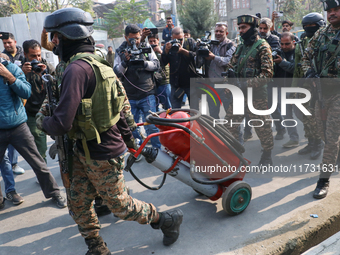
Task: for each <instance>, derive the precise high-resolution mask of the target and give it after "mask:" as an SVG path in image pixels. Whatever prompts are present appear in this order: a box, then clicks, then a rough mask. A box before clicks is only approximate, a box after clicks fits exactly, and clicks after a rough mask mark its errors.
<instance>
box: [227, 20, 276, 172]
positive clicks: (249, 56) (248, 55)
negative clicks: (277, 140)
mask: <svg viewBox="0 0 340 255" xmlns="http://www.w3.org/2000/svg"><path fill="white" fill-rule="evenodd" d="M237 24H238V26H239V30H240V35H241V37H242V39H243V43H242V44H240V45H239V46H238V47H237V49H236V52H235V54H234V55H233V57H232V59H231V61H230V63H229V64H228V66H227V69H228V68H231V69H233V70H235V72H236V76H237V78H244V81H243V82H241V83H242V85H241V87H243V91H245V89H246V88H247V87H252V88H253V105H254V107H255V109H257V110H266V109H267V101H268V98H267V81H268V79H271V78H272V77H273V58H272V52H271V49H270V46H269V44H268V43H267V42H266V41H265V40H264V39H260V37H259V36H258V26H259V18H258V17H256V16H252V15H242V16H239V17H237ZM244 103H245V104H246V105H247V102H246V100H245V102H244ZM245 109H246V111H247V113H248V114H249V117H250V119H260V120H262V121H263V123H264V125H263V126H262V127H258V128H255V131H256V134H257V136H258V137H259V139H260V141H261V145H262V148H263V153H262V156H261V160H260V162H259V166H260V167H261V166H263V165H272V164H273V162H272V158H271V151H272V149H273V145H274V141H273V134H272V129H271V122H270V121H266V120H268V119H270V116H257V115H254V114H253V113H251V112H250V111H249V109H248V107H245ZM243 118H244V116H243V115H234V116H233V106H232V105H230V107H229V109H228V112H227V116H226V119H227V120H228V123H230V121H231V120H232V121H233V122H234V123H235V122H236V123H240V122H241V121H242V120H243ZM252 125H254V126H258V125H261V123H259V121H254V122H252ZM228 128H229V127H228ZM230 131H231V133H232V134H233V135H234V137H235V138H236V139H237V138H238V137H239V129H238V125H233V126H232V127H231V128H230Z"/></svg>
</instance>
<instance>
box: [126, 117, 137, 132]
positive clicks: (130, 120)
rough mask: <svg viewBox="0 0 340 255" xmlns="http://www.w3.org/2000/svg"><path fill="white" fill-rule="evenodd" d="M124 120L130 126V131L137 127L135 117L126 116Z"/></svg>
mask: <svg viewBox="0 0 340 255" xmlns="http://www.w3.org/2000/svg"><path fill="white" fill-rule="evenodd" d="M126 122H127V124H128V126H129V128H130V130H131V131H134V130H135V129H136V128H137V124H136V122H135V119H134V118H133V115H132V114H131V116H129V117H127V118H126Z"/></svg>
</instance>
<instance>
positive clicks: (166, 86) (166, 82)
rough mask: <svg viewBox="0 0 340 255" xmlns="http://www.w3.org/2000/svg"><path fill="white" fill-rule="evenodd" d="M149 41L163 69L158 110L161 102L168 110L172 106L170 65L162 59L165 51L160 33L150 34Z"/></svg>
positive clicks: (158, 96) (158, 91) (159, 87)
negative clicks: (161, 43) (165, 63)
mask: <svg viewBox="0 0 340 255" xmlns="http://www.w3.org/2000/svg"><path fill="white" fill-rule="evenodd" d="M148 41H149V44H150V45H151V47H152V49H153V51H154V52H155V54H156V56H157V58H158V60H159V61H160V64H161V69H160V72H158V73H159V74H160V75H161V77H162V80H161V81H160V85H159V86H158V87H157V111H158V106H159V103H161V104H163V109H164V110H167V109H169V108H171V102H170V95H171V86H170V74H169V65H163V63H162V61H161V55H162V52H163V51H162V49H161V47H160V46H159V38H158V34H150V35H149V36H148Z"/></svg>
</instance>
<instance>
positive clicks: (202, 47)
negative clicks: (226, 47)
mask: <svg viewBox="0 0 340 255" xmlns="http://www.w3.org/2000/svg"><path fill="white" fill-rule="evenodd" d="M210 36H211V32H209V31H205V36H204V37H203V38H202V39H197V43H198V44H199V48H198V50H197V54H198V56H202V57H207V56H209V51H210V48H211V45H218V44H219V43H220V42H219V41H218V40H210Z"/></svg>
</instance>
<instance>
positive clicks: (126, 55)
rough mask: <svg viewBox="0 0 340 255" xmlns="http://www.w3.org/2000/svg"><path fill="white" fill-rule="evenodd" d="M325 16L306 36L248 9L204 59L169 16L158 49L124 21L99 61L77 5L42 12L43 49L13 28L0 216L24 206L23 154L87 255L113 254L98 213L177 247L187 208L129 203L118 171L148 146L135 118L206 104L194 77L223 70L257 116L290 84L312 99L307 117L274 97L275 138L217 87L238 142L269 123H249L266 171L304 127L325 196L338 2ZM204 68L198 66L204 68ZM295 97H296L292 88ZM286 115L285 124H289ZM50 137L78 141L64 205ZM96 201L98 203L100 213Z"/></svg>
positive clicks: (334, 105) (333, 124) (3, 114)
mask: <svg viewBox="0 0 340 255" xmlns="http://www.w3.org/2000/svg"><path fill="white" fill-rule="evenodd" d="M324 9H325V11H326V12H327V18H328V21H329V25H326V22H325V20H324V18H323V16H322V15H321V14H319V13H310V14H308V15H306V16H304V17H303V19H302V26H303V29H304V31H305V33H304V34H303V35H302V36H301V37H300V38H298V37H297V36H296V35H294V34H292V33H291V32H290V31H291V29H292V27H293V25H294V24H293V23H292V22H290V21H288V20H285V21H283V22H282V27H283V31H282V33H278V32H277V31H276V30H275V29H274V27H275V26H274V25H275V21H276V18H277V15H276V14H275V13H273V15H272V17H273V18H272V20H271V19H269V18H261V17H259V15H248V14H247V15H241V16H239V17H237V24H238V29H239V33H240V37H241V40H240V43H239V44H238V45H236V44H235V43H234V42H233V41H232V40H230V39H228V37H227V36H228V24H227V23H225V22H218V23H216V24H215V26H214V33H215V39H216V40H215V43H211V45H210V46H209V52H208V53H207V54H205V55H201V53H200V51H199V49H200V45H201V41H200V40H197V42H196V41H195V40H194V39H193V38H191V34H190V31H189V30H187V29H184V30H183V29H182V28H180V27H175V26H174V25H173V22H172V18H171V17H169V18H167V26H166V28H165V29H164V30H163V33H162V39H163V42H160V40H159V35H158V33H154V32H153V31H154V30H151V29H148V28H144V29H142V30H141V29H140V27H139V26H137V25H136V24H129V25H127V26H126V27H125V34H124V37H125V41H124V42H123V43H122V44H121V45H120V46H119V47H118V48H117V49H116V50H115V51H113V48H112V47H111V46H110V47H109V48H108V55H107V57H106V60H104V59H103V58H101V57H99V56H98V55H96V52H95V47H94V45H95V42H94V39H93V37H92V36H91V34H92V33H93V27H92V25H93V20H92V17H91V15H90V14H89V13H87V12H85V11H83V10H80V9H77V8H65V9H61V10H58V11H55V12H53V13H52V14H50V15H49V16H47V17H46V20H45V23H44V30H43V31H42V34H41V44H40V43H39V42H38V41H36V40H27V41H25V42H24V43H23V45H22V48H21V47H20V46H17V45H16V41H15V38H14V36H13V34H11V33H10V34H9V37H8V39H4V38H3V39H2V41H3V44H4V48H5V50H4V51H3V53H1V54H0V57H1V63H0V91H1V93H0V159H1V164H0V170H1V175H2V178H3V180H4V183H5V194H6V195H5V198H3V195H2V192H1V188H0V209H2V208H4V206H5V200H9V201H12V202H13V204H15V205H19V204H21V203H22V202H23V201H24V199H23V198H22V197H21V196H20V195H19V194H18V193H17V192H16V189H15V181H14V176H13V173H14V174H24V172H25V171H24V169H22V168H20V167H19V166H18V159H17V158H18V154H20V155H21V156H22V157H23V158H24V159H25V160H26V161H27V162H28V164H29V165H30V166H31V167H32V169H33V171H34V173H35V174H36V177H37V181H38V182H39V185H40V186H41V189H42V191H43V193H44V195H45V197H46V198H52V199H53V200H54V201H55V202H56V205H57V206H58V207H60V208H64V207H66V203H67V207H68V210H69V213H70V215H71V217H72V218H73V219H74V221H75V222H76V223H77V224H78V229H79V232H80V233H81V235H82V237H83V238H84V239H85V243H86V244H87V246H88V249H89V250H88V252H87V253H86V254H110V251H109V249H108V247H107V245H106V243H105V242H104V240H103V239H102V238H101V237H100V235H99V230H100V224H99V220H98V216H99V215H100V212H103V211H105V212H107V211H108V212H113V213H114V214H115V215H116V216H117V217H119V218H121V219H123V220H130V221H137V222H138V223H140V224H150V225H151V227H152V228H153V229H161V230H162V232H163V235H164V237H163V244H164V245H171V244H173V243H174V242H176V240H177V239H178V236H179V228H180V225H181V223H182V219H183V213H182V211H181V210H180V209H174V210H171V211H167V212H159V211H157V209H156V208H155V206H154V205H153V204H151V203H147V202H144V201H139V200H137V199H134V198H133V197H131V196H130V195H129V192H128V188H127V186H126V185H125V180H124V175H123V168H124V156H125V154H126V152H127V150H128V149H134V150H136V149H138V145H140V144H141V143H142V141H143V134H142V132H141V130H140V129H139V128H137V125H136V123H139V122H140V121H143V122H144V121H145V118H146V116H147V115H149V114H150V111H151V112H157V111H159V109H161V108H162V109H164V110H167V109H170V108H175V109H178V108H181V107H182V105H183V100H186V97H187V99H188V100H189V103H190V108H194V109H199V107H200V105H199V103H200V100H199V97H198V96H197V94H196V91H193V89H192V88H191V86H190V79H192V78H201V77H202V76H203V77H204V78H209V79H213V78H221V79H225V78H223V77H222V73H223V72H226V73H228V78H236V79H238V83H237V86H238V87H239V88H240V89H242V90H243V91H244V92H246V91H247V89H248V88H252V89H253V107H254V108H255V109H257V110H266V109H269V108H271V106H272V104H273V100H272V94H273V89H274V88H277V89H278V90H279V94H280V89H281V88H283V87H301V88H306V89H308V90H309V91H310V92H311V94H312V96H313V99H312V100H311V101H310V102H307V103H305V104H304V107H306V108H307V109H308V111H309V112H310V113H311V115H301V114H300V113H299V109H297V108H296V107H294V105H292V104H288V105H287V106H286V109H281V102H280V99H281V97H280V96H279V97H278V98H279V100H278V102H277V107H276V110H275V111H274V112H273V113H272V114H271V117H272V118H273V119H275V120H278V121H276V122H275V129H276V135H275V136H273V130H272V126H271V122H268V121H266V120H268V119H271V117H270V116H266V115H256V114H254V113H253V112H251V111H250V110H249V107H248V105H247V99H245V101H244V102H239V103H240V104H243V103H244V105H245V109H246V112H245V114H244V115H234V114H233V110H234V109H233V108H234V107H235V105H234V104H233V96H232V95H231V92H230V91H229V90H225V89H217V91H218V92H219V94H220V95H222V96H221V101H222V103H223V107H224V110H225V112H226V115H225V116H224V117H225V119H226V120H228V121H231V120H232V121H233V122H235V123H238V124H237V125H233V126H231V127H228V129H229V131H230V133H231V134H232V135H233V136H234V137H235V138H236V139H237V140H238V141H239V142H240V143H241V144H243V143H244V142H246V141H247V140H249V139H251V138H252V135H253V134H252V125H250V124H249V123H250V122H252V120H254V119H256V121H262V122H263V123H264V125H261V126H257V125H256V124H254V122H253V126H254V129H255V132H256V134H257V136H258V138H259V140H260V143H261V146H262V154H261V157H260V161H259V164H258V165H259V166H264V165H275V159H274V160H273V157H272V156H271V151H272V149H273V147H274V140H282V139H284V137H285V134H286V132H288V136H289V140H287V142H286V143H284V144H283V147H285V148H292V147H297V146H298V145H299V140H300V136H299V134H298V131H297V128H296V127H295V126H294V125H289V122H294V115H293V113H294V112H295V115H296V116H298V117H299V118H300V119H301V121H302V122H303V125H304V132H305V137H306V138H307V139H308V144H307V146H305V147H304V148H303V149H301V150H299V151H298V153H299V154H300V155H307V154H310V159H312V160H314V159H317V158H319V157H320V156H321V155H322V164H321V167H320V169H321V173H320V178H319V180H318V183H317V187H316V189H315V191H314V193H313V196H314V198H317V199H320V198H324V197H326V195H327V192H328V187H329V179H330V176H331V173H332V172H333V170H334V168H335V166H336V164H337V160H338V152H339V143H338V141H339V137H340V133H339V132H340V131H339V129H338V128H337V127H338V124H340V123H339V117H338V116H339V114H338V110H339V109H340V106H339V107H338V104H339V103H340V96H339V95H340V90H339V89H338V85H337V83H336V80H337V79H334V78H338V74H339V73H340V71H339V68H340V63H339V55H340V47H338V44H339V41H340V37H339V36H338V35H339V33H340V30H339V27H340V4H339V2H338V1H335V0H326V1H324ZM48 33H50V35H51V37H50V41H49V40H48ZM42 47H44V48H46V49H47V50H50V51H52V52H53V53H54V54H55V55H57V56H58V58H59V64H58V65H57V66H56V67H55V68H54V67H53V66H51V65H49V64H48V63H47V62H46V60H45V59H43V58H42V57H41V48H42ZM199 68H202V70H203V71H202V72H199V71H198V69H199ZM44 74H50V75H52V76H54V77H55V80H54V82H55V89H56V90H58V92H59V93H58V94H60V97H59V103H58V106H57V107H56V108H55V109H54V112H53V115H52V116H50V114H49V111H50V108H49V107H48V106H49V102H48V99H47V97H46V94H47V92H46V86H45V84H44V82H43V77H42V76H43V75H44ZM305 78H308V79H305ZM320 78H321V79H320ZM326 78H333V79H326ZM302 80H303V81H305V82H301V81H302ZM309 80H312V81H313V83H312V84H313V85H315V84H317V83H318V84H321V89H315V88H313V87H311V86H310V85H309V84H310V82H308V81H309ZM320 93H321V94H320ZM289 97H290V98H299V97H301V95H300V94H297V93H292V94H291V95H289ZM208 106H209V111H210V115H211V116H212V117H213V118H215V119H219V118H220V116H221V114H222V112H220V107H219V105H218V106H216V105H215V104H214V102H213V100H212V99H209V98H208ZM323 114H325V115H323ZM284 120H287V122H286V124H287V125H283V121H284ZM241 122H243V123H244V124H245V125H244V130H243V129H242V128H241V125H240V124H241ZM256 126H257V127H256ZM144 127H145V131H146V133H147V135H150V134H153V133H157V132H158V129H157V127H156V126H155V125H146V126H144ZM46 134H48V135H51V136H52V137H54V138H55V137H60V136H65V135H66V134H67V139H68V140H69V141H72V143H74V144H73V150H71V152H69V153H70V154H68V156H69V157H68V158H69V161H70V162H71V163H72V164H69V165H70V166H71V167H69V168H68V175H67V179H68V182H64V186H65V188H66V194H67V200H66V199H65V198H63V197H62V196H61V195H60V189H59V187H58V185H57V183H56V181H55V179H54V177H53V175H52V174H51V172H50V170H49V169H48V168H47V165H46V151H47V144H46ZM150 140H151V146H152V147H154V148H158V149H160V148H161V143H160V141H159V138H158V137H153V138H151V139H150ZM52 147H53V146H52ZM323 150H324V151H323ZM322 151H323V153H322ZM58 153H60V151H58ZM59 156H60V155H59ZM94 201H96V202H95V205H97V206H93V205H94ZM103 208H104V209H103ZM97 214H98V215H97Z"/></svg>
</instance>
